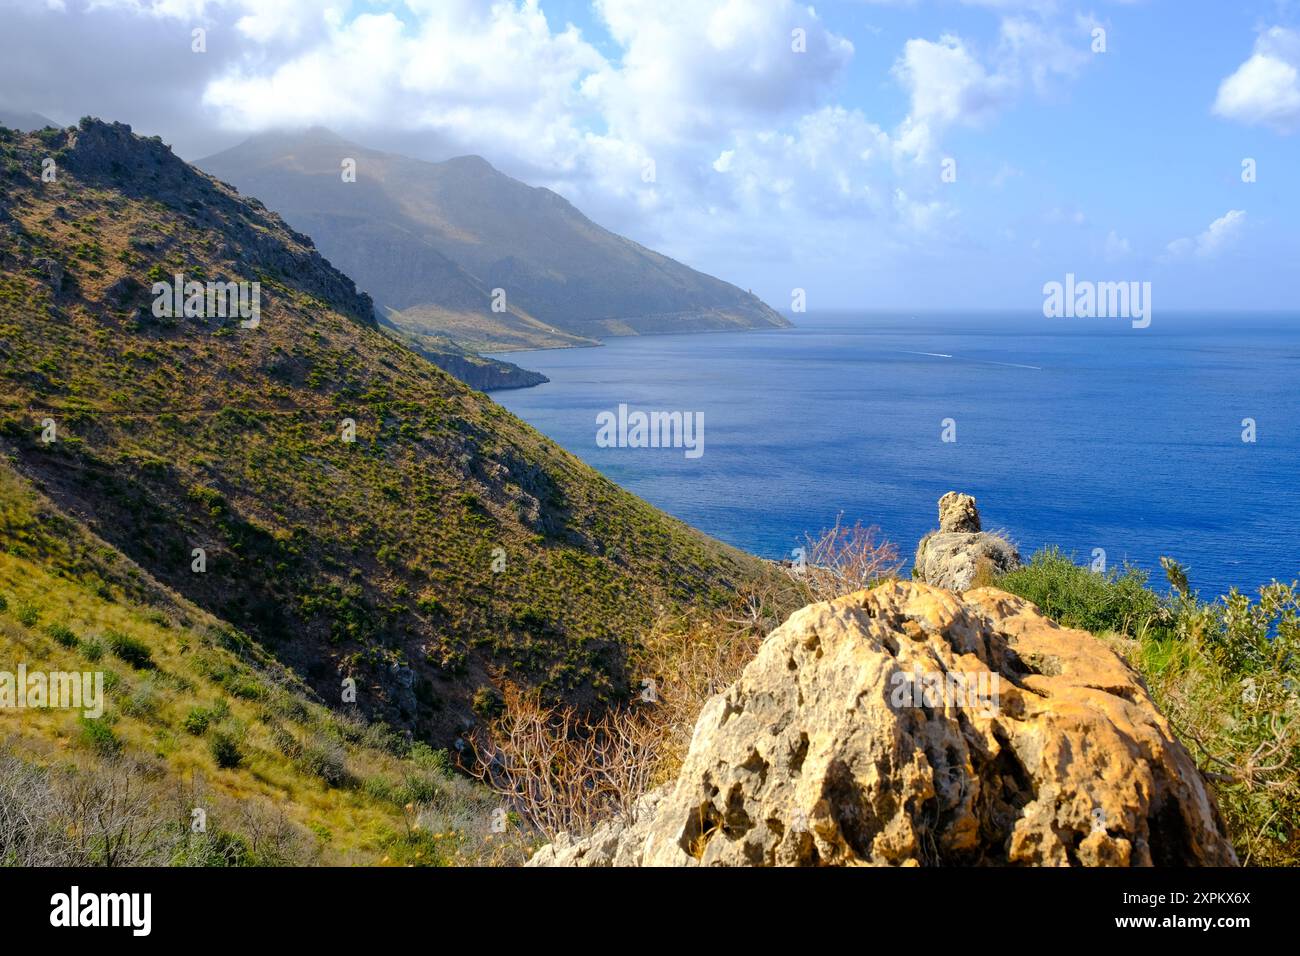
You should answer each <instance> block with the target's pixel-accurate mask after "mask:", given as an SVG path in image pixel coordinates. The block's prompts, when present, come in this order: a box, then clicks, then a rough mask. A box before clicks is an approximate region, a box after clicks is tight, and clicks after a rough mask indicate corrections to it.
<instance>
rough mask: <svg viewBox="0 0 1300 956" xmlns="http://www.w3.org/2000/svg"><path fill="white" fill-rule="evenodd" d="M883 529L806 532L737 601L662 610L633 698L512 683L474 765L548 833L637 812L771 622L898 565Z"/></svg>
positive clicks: (636, 655) (633, 665)
mask: <svg viewBox="0 0 1300 956" xmlns="http://www.w3.org/2000/svg"><path fill="white" fill-rule="evenodd" d="M878 534H879V531H878V529H876V528H864V527H863V526H862V525H861V523H858V524H855V525H853V526H852V527H848V526H845V525H844V524H843V523H842V522H841V520H839V519H837V520H836V523H835V526H834V527H833V528H831V529H829V530H827V531H823V532H822V533H821V534H820V535H818V536H816V537H814V536H811V535H809V536H808V537H807V542H808V544H807V548H806V564H805V566H804V567H803V568H802V569H799V570H796V569H795V568H792V567H787V568H786V569H785V571H786V573H785V574H782V573H780V572H776V573H773V574H771V575H770V576H769V577H768V578H767V579H766V580H762V581H760V582H757V583H755V584H752V585H751V586H750V587H749V589H748V590H746V591H745V592H744V593H743V594H741V595H740V596H739V597H738V598H737V600H736V602H735V603H734V605H733V606H732V607H730V608H727V609H723V610H714V611H707V612H703V611H697V612H695V613H692V614H690V615H689V616H673V617H665V618H662V619H661V620H659V621H658V622H657V623H656V624H655V625H654V627H652V628H651V630H650V632H649V633H648V634H646V635H644V636H643V637H642V640H641V641H640V642H639V645H638V647H637V648H636V650H634V651H633V653H632V656H631V659H630V661H629V665H630V669H631V671H632V673H633V674H635V675H636V683H637V685H638V686H637V687H636V688H634V699H633V701H632V702H631V703H630V704H627V705H623V706H621V707H616V708H613V709H610V710H607V711H604V712H601V713H597V714H594V715H584V714H581V713H579V712H578V711H575V710H573V709H571V708H562V707H547V706H545V705H543V704H542V703H541V702H540V699H539V697H538V696H537V695H536V694H535V693H525V692H523V691H521V690H519V689H518V688H508V689H507V691H506V693H505V706H504V709H503V712H502V713H501V715H500V716H499V717H497V718H496V719H495V720H493V721H491V722H490V723H489V724H488V725H487V726H486V727H485V728H484V729H483V730H482V731H481V732H480V734H479V735H478V739H477V740H476V741H475V744H474V750H475V757H476V764H475V766H474V767H473V768H472V772H473V773H474V775H475V776H477V777H478V778H479V779H480V780H482V781H483V782H484V783H486V784H487V785H488V786H489V787H490V788H491V789H492V790H493V791H495V792H496V793H497V794H498V795H499V796H501V797H502V798H503V799H504V800H505V801H506V802H507V804H508V805H509V806H510V807H511V808H512V809H513V810H514V811H515V812H517V813H518V814H519V815H520V816H522V817H523V818H524V820H525V821H526V822H527V824H528V825H530V826H531V827H532V828H534V829H535V830H536V831H538V832H540V833H541V834H543V835H544V836H545V837H546V838H547V839H553V838H554V837H555V836H556V834H558V833H561V832H565V831H567V832H569V833H571V834H574V835H579V834H583V833H587V832H590V830H591V829H592V828H593V827H594V826H595V825H596V824H597V823H599V822H601V821H603V820H606V819H609V818H611V817H618V816H624V817H627V816H630V815H631V814H632V812H633V811H634V809H635V805H636V802H637V800H638V799H639V798H640V797H641V796H642V795H643V794H644V793H645V792H646V791H647V790H649V789H651V788H652V787H655V786H659V785H661V784H664V783H666V782H668V781H669V780H671V779H672V778H673V777H674V776H675V775H676V774H677V771H678V770H679V769H680V767H681V764H682V760H683V759H684V758H685V755H686V751H687V749H688V748H689V746H690V741H691V734H692V732H693V731H694V728H695V722H696V720H697V719H698V717H699V713H700V710H701V708H702V707H703V706H704V703H705V702H706V701H707V700H708V699H709V698H710V697H712V696H713V695H715V694H718V693H720V692H722V691H723V690H725V689H726V688H727V687H728V686H730V685H731V684H732V683H734V682H735V681H736V679H737V678H738V677H739V676H740V673H741V671H742V670H744V668H745V665H746V664H748V663H749V661H750V660H752V659H753V657H754V654H755V653H756V651H757V650H758V647H759V645H760V644H761V643H762V641H763V638H764V637H765V636H766V635H767V634H768V633H769V632H770V631H771V630H772V629H773V628H775V627H776V626H778V625H779V624H780V623H781V622H782V621H784V620H785V619H786V618H787V617H788V616H789V615H790V614H791V613H793V612H794V611H795V610H798V609H799V608H800V607H803V606H804V605H806V604H808V603H810V602H812V601H821V600H827V599H829V598H832V597H837V596H839V595H841V594H847V593H851V592H853V591H856V590H860V589H862V588H866V587H871V586H872V585H874V584H876V583H878V582H879V581H880V580H882V579H884V578H886V577H889V576H890V575H893V574H896V573H897V571H898V569H899V567H900V566H901V562H900V561H899V558H898V549H897V548H896V547H895V546H894V545H892V544H890V543H889V542H886V541H882V540H880V539H879V538H878Z"/></svg>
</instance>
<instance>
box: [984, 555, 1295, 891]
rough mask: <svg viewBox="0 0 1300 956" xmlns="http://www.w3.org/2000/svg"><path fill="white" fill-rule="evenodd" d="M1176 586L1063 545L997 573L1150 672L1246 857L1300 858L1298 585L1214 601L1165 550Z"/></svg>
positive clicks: (1148, 678) (1271, 862) (1160, 701)
mask: <svg viewBox="0 0 1300 956" xmlns="http://www.w3.org/2000/svg"><path fill="white" fill-rule="evenodd" d="M1160 563H1161V565H1162V566H1163V568H1164V570H1165V575H1166V577H1167V578H1168V579H1169V584H1170V586H1171V588H1172V591H1173V593H1172V595H1171V596H1170V597H1162V596H1161V595H1158V594H1156V593H1155V592H1153V591H1151V590H1149V589H1147V588H1146V587H1145V586H1144V585H1145V581H1146V578H1145V576H1144V575H1142V574H1141V573H1140V572H1138V571H1134V570H1132V569H1126V570H1125V571H1124V572H1123V573H1122V574H1118V573H1112V574H1109V575H1100V574H1094V573H1092V572H1090V571H1088V570H1087V569H1085V568H1081V567H1077V566H1075V565H1074V564H1073V563H1071V562H1070V561H1069V560H1068V559H1066V558H1065V557H1064V556H1063V555H1061V553H1060V552H1059V551H1047V552H1040V553H1039V554H1036V555H1035V556H1034V559H1033V561H1031V562H1030V564H1029V565H1027V566H1026V567H1024V568H1021V569H1019V570H1017V571H1013V572H1011V573H1009V574H1007V575H1004V576H1003V577H1002V579H1001V581H1000V582H999V583H1000V585H1001V586H1002V587H1003V588H1005V589H1007V590H1009V591H1013V592H1014V593H1017V594H1020V595H1021V596H1023V597H1026V598H1028V599H1030V600H1032V601H1034V602H1035V603H1037V604H1038V605H1039V607H1040V608H1042V610H1043V612H1044V613H1045V614H1047V616H1048V617H1051V618H1052V619H1054V620H1056V621H1058V622H1059V623H1061V624H1065V625H1067V626H1072V627H1084V628H1087V629H1088V630H1091V631H1093V632H1094V633H1104V632H1108V631H1109V632H1112V635H1113V636H1112V637H1111V638H1110V640H1111V641H1112V643H1113V644H1115V645H1116V647H1117V649H1118V650H1119V651H1120V652H1121V653H1122V654H1124V656H1125V657H1126V658H1127V659H1128V661H1129V663H1131V664H1132V665H1133V666H1134V667H1136V668H1137V669H1138V671H1139V672H1140V673H1141V674H1142V678H1143V680H1144V681H1145V682H1146V685H1147V686H1148V687H1149V688H1150V690H1151V695H1152V697H1153V698H1154V700H1155V702H1156V706H1158V707H1159V708H1160V710H1161V712H1162V713H1163V714H1164V715H1165V716H1166V718H1168V720H1169V722H1170V723H1171V724H1172V725H1173V727H1174V730H1175V732H1176V733H1177V735H1178V737H1179V739H1180V740H1182V741H1183V742H1184V744H1186V745H1187V748H1188V750H1189V751H1190V752H1191V754H1192V756H1193V758H1194V759H1195V760H1196V762H1197V765H1198V766H1199V767H1200V769H1201V772H1202V773H1203V774H1204V775H1205V777H1206V778H1207V779H1208V780H1209V781H1210V782H1211V783H1212V784H1213V785H1214V788H1215V792H1216V794H1217V796H1218V802H1219V806H1220V808H1221V810H1222V811H1223V816H1224V819H1225V821H1226V823H1227V828H1228V834H1229V836H1230V837H1231V839H1232V842H1233V845H1234V846H1235V847H1236V850H1237V856H1238V857H1239V859H1240V860H1241V861H1242V862H1243V863H1250V864H1256V865H1260V866H1294V865H1296V864H1297V863H1300V748H1297V747H1296V745H1295V743H1294V741H1293V740H1292V739H1291V734H1292V732H1293V728H1294V727H1295V726H1297V722H1300V696H1297V682H1298V681H1300V595H1298V594H1297V587H1298V585H1297V583H1292V584H1280V583H1278V582H1276V581H1274V582H1272V583H1271V584H1267V585H1265V586H1264V587H1261V588H1260V589H1259V591H1258V596H1257V598H1255V599H1252V598H1250V597H1248V596H1247V595H1244V594H1241V593H1239V592H1238V591H1236V590H1233V591H1232V592H1230V593H1229V594H1227V595H1226V596H1224V597H1222V598H1220V599H1219V600H1217V601H1214V602H1212V603H1206V602H1204V601H1201V600H1200V599H1199V598H1198V597H1197V596H1196V595H1195V594H1193V593H1191V591H1190V587H1189V585H1188V580H1187V572H1186V571H1185V570H1184V569H1183V568H1182V567H1181V566H1180V565H1179V564H1178V563H1177V562H1175V561H1173V560H1172V559H1169V558H1161V560H1160Z"/></svg>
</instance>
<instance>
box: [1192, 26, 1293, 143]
mask: <svg viewBox="0 0 1300 956" xmlns="http://www.w3.org/2000/svg"><path fill="white" fill-rule="evenodd" d="M1213 110H1214V113H1215V114H1216V115H1218V116H1222V117H1223V118H1225V119H1231V120H1236V121H1238V122H1241V123H1247V124H1250V125H1263V126H1269V127H1272V128H1273V129H1276V130H1278V131H1279V132H1282V133H1290V132H1294V131H1295V130H1296V129H1297V128H1300V33H1297V32H1296V31H1295V30H1289V29H1287V28H1285V27H1272V28H1271V29H1268V30H1265V31H1264V32H1263V33H1261V34H1260V35H1259V37H1258V38H1256V40H1255V49H1254V52H1253V53H1252V54H1251V56H1250V59H1248V60H1246V62H1245V63H1243V64H1241V66H1239V67H1237V70H1236V72H1234V73H1233V74H1232V75H1231V76H1228V77H1227V78H1225V79H1224V81H1223V82H1222V83H1220V84H1219V93H1218V96H1216V97H1215V100H1214V107H1213Z"/></svg>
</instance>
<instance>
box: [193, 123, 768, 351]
mask: <svg viewBox="0 0 1300 956" xmlns="http://www.w3.org/2000/svg"><path fill="white" fill-rule="evenodd" d="M331 136H332V134H328V131H324V134H322V135H320V136H317V135H316V134H314V133H312V132H311V131H304V132H299V133H297V134H292V133H290V134H283V135H282V136H281V138H279V139H277V140H275V141H270V140H260V141H249V142H247V143H245V144H242V145H241V146H238V147H236V148H234V149H231V150H227V151H225V152H224V153H219V154H217V155H215V156H210V157H208V158H207V159H204V160H199V163H198V165H199V166H201V167H202V168H203V169H206V170H208V171H209V172H211V173H212V174H213V175H216V176H218V177H220V178H221V179H223V180H225V181H227V182H231V183H234V184H235V185H237V186H238V187H239V188H240V189H241V190H242V191H244V192H245V193H248V194H251V195H254V196H258V197H260V198H262V199H263V200H264V201H265V202H266V203H267V205H268V206H269V207H270V208H272V209H275V210H277V211H279V212H280V213H281V214H282V215H284V216H285V218H286V219H287V220H288V221H289V222H291V223H293V224H294V225H295V226H296V227H297V228H299V229H301V230H303V231H305V232H307V233H309V234H310V235H312V236H313V237H314V238H315V240H316V242H317V244H318V246H319V248H320V249H321V250H322V251H323V252H324V253H325V255H327V256H328V257H329V258H330V259H331V261H333V262H335V263H336V264H338V265H339V267H340V268H342V269H343V270H344V271H346V272H347V273H349V274H350V275H352V276H353V278H355V279H356V281H357V282H358V284H359V285H360V286H361V287H362V288H364V289H366V290H367V291H369V292H370V293H371V294H372V295H373V296H374V297H375V300H376V301H377V302H379V303H381V304H382V305H384V306H386V307H389V308H391V309H393V310H394V311H395V312H396V313H397V314H396V315H394V316H392V318H393V321H394V322H396V323H397V324H399V325H402V326H404V327H405V328H407V329H408V330H410V331H416V332H435V333H436V332H443V333H447V334H449V335H451V336H453V337H454V338H456V339H458V340H459V341H461V342H464V343H466V344H472V345H473V347H499V348H530V347H555V346H560V345H572V344H586V343H589V342H590V341H591V340H592V339H598V338H602V337H606V336H615V335H637V334H644V333H652V332H694V331H717V330H739V329H747V328H781V327H784V326H787V325H788V324H789V323H788V322H787V321H786V320H785V319H784V318H783V317H782V316H781V315H779V314H778V313H777V312H775V311H774V310H772V309H771V308H769V307H768V306H766V305H765V304H763V303H762V302H761V301H760V300H759V299H757V298H756V297H754V296H752V295H750V294H748V293H746V292H745V291H744V290H742V289H738V288H736V287H735V286H733V285H731V284H730V283H727V282H724V281H722V280H720V279H716V278H714V277H712V276H709V275H705V274H704V273H701V272H697V271H696V270H694V269H691V268H690V267H688V266H686V265H683V264H682V263H680V262H676V261H674V260H672V259H669V258H668V257H666V256H663V255H660V254H658V253H656V252H653V251H652V250H650V249H646V248H645V247H643V246H641V245H639V244H637V243H636V242H633V241H631V240H628V239H625V238H623V237H621V236H618V235H616V234H614V233H612V232H610V231H608V230H607V229H604V228H602V227H601V226H599V225H597V224H596V223H594V222H592V221H591V220H590V219H588V218H587V217H586V216H585V215H583V214H582V212H581V211H580V210H578V209H576V208H575V207H574V206H573V205H572V204H571V203H569V202H568V200H566V199H564V197H562V196H560V195H558V194H557V193H555V192H553V191H551V190H549V189H545V188H538V187H533V186H529V185H527V184H525V183H522V182H520V181H518V180H516V179H513V178H512V177H510V176H508V175H506V174H505V173H502V172H501V171H500V170H498V169H496V168H495V167H494V166H493V165H492V164H491V163H490V162H488V160H486V159H484V158H483V157H481V156H477V155H467V156H458V157H455V158H453V159H449V160H445V161H443V162H439V163H432V162H425V161H421V160H415V159H411V158H407V157H402V156H397V155H394V154H390V153H383V152H379V151H375V150H366V149H363V148H361V147H358V146H356V145H355V144H351V143H346V144H344V141H335V140H333V139H331V138H330V137H331ZM345 150H346V151H347V152H345ZM353 154H355V155H364V157H365V159H364V161H363V162H359V163H358V167H357V178H356V181H355V182H344V181H343V180H342V179H341V178H340V177H338V176H337V171H338V170H339V163H340V160H341V159H342V158H343V155H353ZM326 173H329V174H330V176H329V177H327V176H326V175H325V174H326ZM330 177H333V181H332V182H331V181H330ZM494 290H501V293H502V294H503V295H504V301H505V304H506V309H505V311H504V312H503V311H500V310H499V309H494V308H493V305H494V302H496V303H498V304H499V302H500V296H499V295H497V294H496V293H494Z"/></svg>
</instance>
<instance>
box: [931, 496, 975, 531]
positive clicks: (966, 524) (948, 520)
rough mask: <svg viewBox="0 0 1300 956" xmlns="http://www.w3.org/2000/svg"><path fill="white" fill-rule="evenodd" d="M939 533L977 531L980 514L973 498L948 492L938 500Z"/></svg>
mask: <svg viewBox="0 0 1300 956" xmlns="http://www.w3.org/2000/svg"><path fill="white" fill-rule="evenodd" d="M939 530H940V531H979V530H981V529H980V513H979V509H978V508H976V507H975V498H974V497H973V496H971V495H963V494H961V493H959V492H956V491H950V492H948V493H947V494H946V495H944V496H943V497H942V498H940V499H939Z"/></svg>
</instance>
